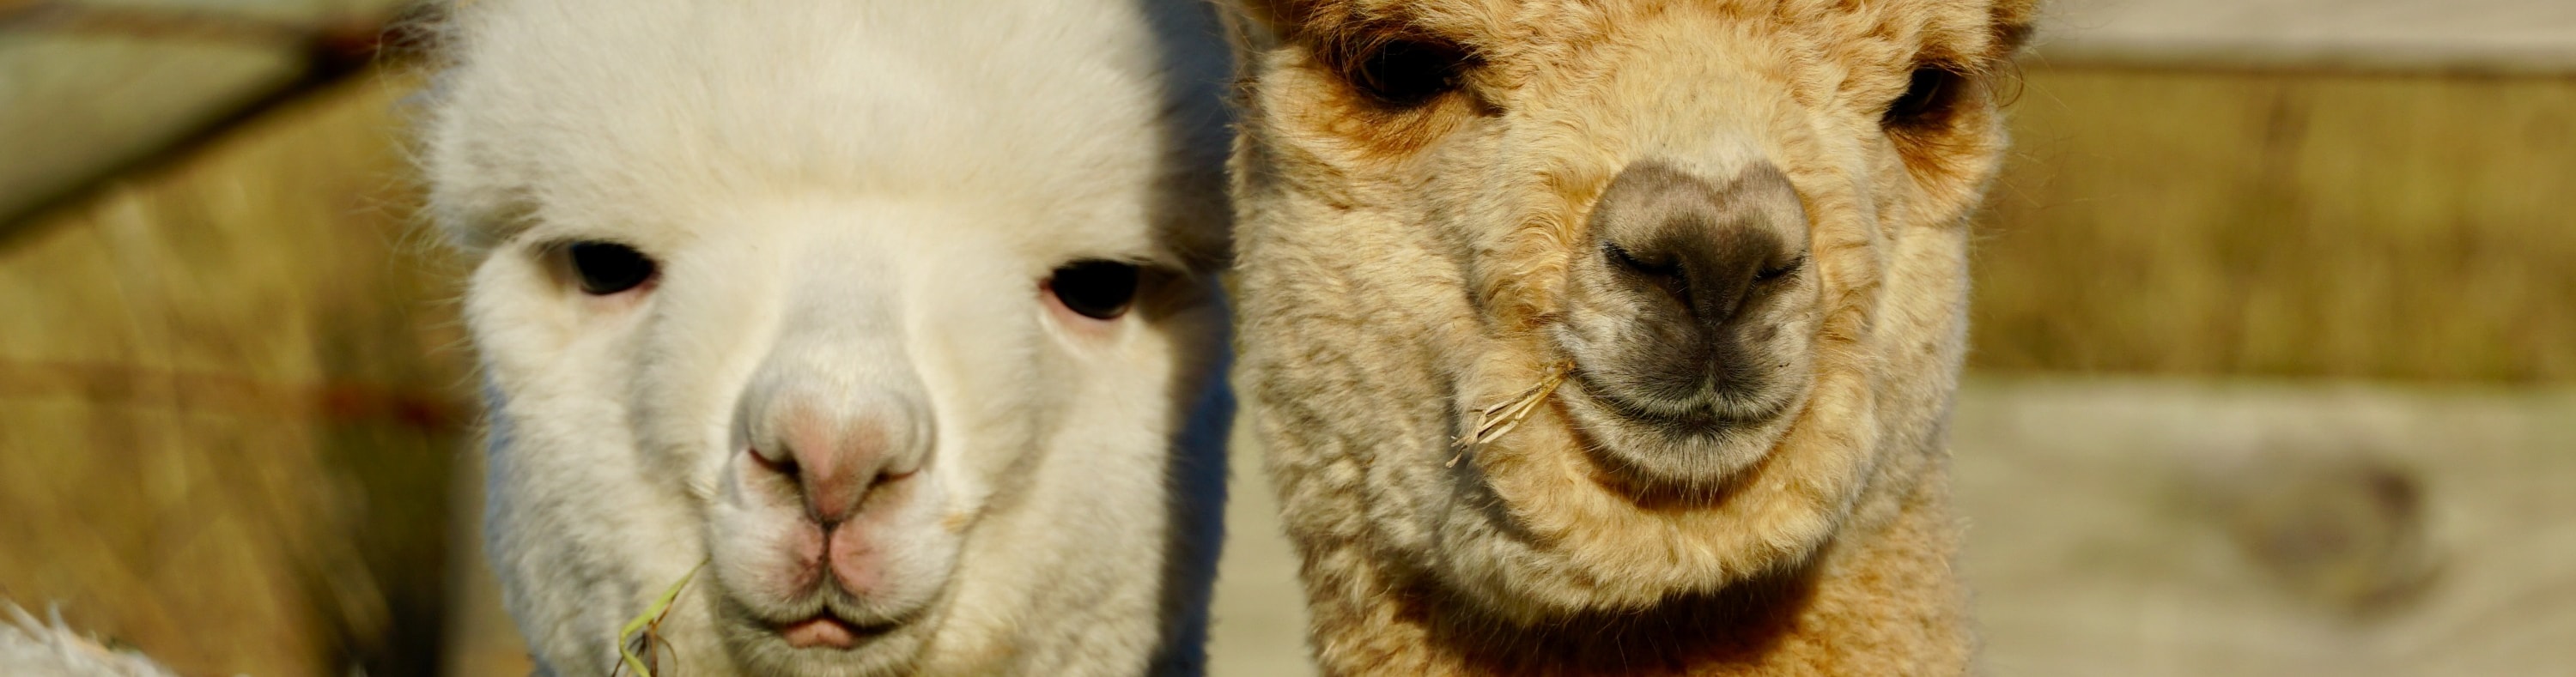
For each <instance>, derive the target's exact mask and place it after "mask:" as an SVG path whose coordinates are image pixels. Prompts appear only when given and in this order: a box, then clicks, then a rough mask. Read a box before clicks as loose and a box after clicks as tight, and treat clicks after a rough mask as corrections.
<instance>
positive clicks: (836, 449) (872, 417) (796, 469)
mask: <svg viewBox="0 0 2576 677" xmlns="http://www.w3.org/2000/svg"><path fill="white" fill-rule="evenodd" d="M912 409H913V407H912V406H911V405H910V404H909V403H908V402H906V401H904V400H902V399H900V398H894V397H886V396H881V395H880V396H865V395H862V396H843V397H832V398H802V399H795V400H790V401H787V402H780V403H778V406H776V407H775V408H774V409H773V410H772V411H771V412H769V420H767V421H765V422H763V423H764V424H765V425H762V426H761V427H762V428H764V429H765V430H766V434H762V433H761V432H755V433H754V434H753V435H752V441H751V445H750V446H751V449H750V453H751V454H752V456H753V458H754V460H755V461H756V463H757V465H758V466H760V467H761V468H762V469H764V470H766V471H768V472H771V473H775V474H777V475H780V476H782V477H785V478H787V479H789V480H793V481H794V482H795V486H796V488H797V491H798V492H799V493H800V494H801V496H802V497H803V499H804V503H805V511H806V513H807V515H808V516H810V517H812V518H813V519H814V521H815V522H817V523H820V524H823V525H827V526H828V525H833V524H839V523H840V522H842V521H844V520H847V519H849V518H850V516H851V515H853V514H855V513H857V512H859V510H860V509H861V506H863V505H864V504H865V503H866V499H867V496H868V493H869V492H870V490H873V489H876V488H877V487H879V486H881V485H884V484H886V483H889V482H895V481H900V480H902V479H904V478H907V477H910V476H912V474H913V473H916V472H919V471H920V470H921V466H922V462H923V460H924V459H925V458H926V457H927V456H928V454H927V453H926V452H927V450H928V447H929V440H928V439H927V437H928V436H927V435H926V434H925V433H926V432H927V431H928V427H927V426H924V425H921V424H920V423H919V421H918V419H919V418H920V417H919V416H918V415H917V414H916V413H915V412H914V411H912Z"/></svg>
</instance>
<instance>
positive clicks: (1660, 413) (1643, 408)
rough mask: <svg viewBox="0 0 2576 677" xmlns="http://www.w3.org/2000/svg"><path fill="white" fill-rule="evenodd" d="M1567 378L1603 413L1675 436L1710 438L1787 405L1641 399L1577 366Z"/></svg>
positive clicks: (1757, 420)
mask: <svg viewBox="0 0 2576 677" xmlns="http://www.w3.org/2000/svg"><path fill="white" fill-rule="evenodd" d="M1573 372H1574V373H1573V375H1572V378H1571V380H1573V381H1574V382H1575V384H1576V385H1577V386H1578V387H1577V389H1576V390H1577V392H1579V393H1581V394H1582V396H1583V397H1582V399H1585V400H1589V401H1590V402H1591V403H1593V404H1594V405H1596V406H1598V407H1599V408H1600V409H1601V410H1602V411H1603V413H1607V414H1609V415H1610V418H1612V419H1615V420H1616V421H1618V422H1620V423H1624V424H1627V425H1630V426H1633V427H1637V428H1643V429H1647V430H1652V431H1655V432H1657V433H1660V434H1662V435H1664V436H1666V437H1670V438H1676V439H1693V438H1710V437H1717V436H1722V435H1726V434H1728V433H1730V432H1733V431H1735V430H1738V429H1742V428H1747V427H1752V426H1757V425H1760V424H1762V423H1764V422H1768V421H1770V420H1771V419H1773V418H1777V417H1778V416H1779V415H1780V413H1781V412H1782V411H1783V410H1785V409H1786V408H1787V407H1786V406H1784V405H1783V404H1782V403H1778V402H1758V401H1757V402H1745V401H1738V400H1737V398H1732V397H1724V396H1719V397H1716V398H1698V399H1700V400H1701V401H1695V402H1687V403H1678V404H1676V403H1668V402H1660V401H1658V402H1643V401H1639V400H1637V399H1634V398H1631V397H1629V396H1626V395H1623V394H1620V393H1619V392H1618V391H1616V390H1612V389H1609V388H1605V387H1602V385H1601V383H1600V382H1599V381H1597V380H1595V379H1594V378H1593V376H1592V374H1591V373H1590V372H1589V371H1587V370H1585V369H1583V368H1582V367H1580V366H1577V367H1576V368H1575V369H1574V370H1573Z"/></svg>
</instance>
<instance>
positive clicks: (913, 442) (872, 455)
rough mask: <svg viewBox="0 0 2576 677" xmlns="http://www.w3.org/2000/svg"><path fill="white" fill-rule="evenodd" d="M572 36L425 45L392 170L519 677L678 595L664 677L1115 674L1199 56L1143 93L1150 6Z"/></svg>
mask: <svg viewBox="0 0 2576 677" xmlns="http://www.w3.org/2000/svg"><path fill="white" fill-rule="evenodd" d="M582 4H583V3H579V2H574V3H483V4H480V5H477V6H476V7H474V8H472V9H468V10H463V11H464V12H466V13H465V15H464V16H463V17H461V19H460V21H461V30H460V33H461V34H462V35H464V36H465V42H464V44H463V45H462V54H461V56H460V64H459V65H458V66H457V67H456V68H455V69H454V70H453V71H451V73H450V74H449V76H448V77H449V81H448V82H446V83H445V88H444V89H443V90H442V91H440V92H438V93H437V96H438V97H439V101H438V102H437V103H438V105H439V107H440V110H439V117H438V118H437V119H436V120H435V126H434V128H433V130H432V135H431V150H432V151H433V152H432V158H431V160H432V162H431V167H430V169H431V170H432V173H433V176H434V179H435V181H436V183H435V187H436V194H434V195H433V207H434V208H436V209H439V210H441V212H442V213H441V218H442V220H443V221H445V222H446V223H447V225H449V226H450V227H451V229H452V230H454V231H455V232H456V234H457V235H458V236H459V238H460V239H461V240H462V241H464V242H465V243H466V244H467V245H468V247H469V248H470V249H471V250H472V251H474V253H475V254H476V255H477V256H478V257H479V261H478V263H477V268H476V270H475V273H474V278H473V281H472V288H471V290H470V292H469V293H468V296H467V310H468V320H469V323H470V324H471V325H472V329H473V333H474V337H475V343H476V345H477V347H478V348H479V350H480V352H481V354H482V356H483V358H484V364H485V366H486V370H485V371H486V374H487V378H488V381H489V384H490V388H489V391H490V392H491V394H492V399H493V404H494V407H493V422H494V426H495V430H494V434H493V448H492V450H491V459H492V463H493V465H494V467H493V469H492V477H491V484H490V488H491V494H492V495H491V499H490V506H491V508H490V519H489V525H488V526H489V528H490V530H491V531H492V534H491V543H490V549H491V550H492V555H493V558H494V561H495V565H496V569H498V571H499V573H500V575H501V578H502V580H503V582H504V587H505V588H506V589H507V592H508V594H509V598H510V599H509V601H510V606H511V609H512V611H513V613H514V615H516V616H517V617H518V619H519V621H520V624H521V627H522V628H523V629H524V630H526V631H527V632H528V634H529V635H530V639H531V644H532V645H533V647H534V648H535V649H536V651H537V653H538V655H539V657H540V658H541V660H543V661H544V662H545V663H546V664H548V665H549V667H551V668H552V669H553V671H554V672H555V673H556V674H599V673H605V672H607V671H608V662H609V661H610V660H611V659H612V658H613V657H614V656H615V653H614V651H615V649H616V641H615V639H614V638H615V637H616V634H617V630H618V627H619V626H620V625H622V624H623V623H624V622H625V619H626V618H628V617H631V616H633V615H634V614H635V613H636V612H637V611H638V610H640V609H641V608H642V604H643V602H644V601H646V600H650V599H652V598H653V597H655V596H657V595H659V594H660V593H661V592H662V591H663V590H664V589H666V588H667V587H668V586H669V585H671V584H672V583H673V582H674V581H677V580H679V579H680V578H681V577H682V576H683V575H684V574H686V573H687V572H689V571H691V570H692V567H694V566H696V565H697V563H699V562H704V568H703V569H702V570H699V573H698V574H697V575H696V577H695V579H694V581H693V582H692V583H691V587H690V588H689V589H688V594H687V595H685V596H683V597H682V598H681V603H680V604H679V605H678V606H677V607H675V609H676V610H675V611H674V612H673V615H672V618H671V620H670V621H668V622H666V623H665V624H664V626H663V627H662V629H661V630H660V631H659V635H660V636H661V637H662V638H663V641H664V642H666V643H667V644H666V646H668V647H670V648H672V649H675V650H676V654H677V655H678V657H679V660H680V662H681V667H680V668H679V669H677V670H675V671H676V672H679V673H682V674H727V673H728V672H731V673H739V674H763V675H869V674H889V673H900V672H906V671H913V670H922V671H947V672H966V673H978V672H990V671H1006V670H1011V669H1014V666H1015V665H1016V664H1015V663H1014V661H1030V662H1034V663H1037V664H1052V665H1063V666H1073V667H1081V666H1083V665H1086V664H1087V663H1086V661H1087V662H1090V663H1101V665H1092V666H1090V667H1089V668H1085V669H1096V670H1107V671H1110V672H1119V671H1131V672H1132V671H1133V670H1134V669H1135V666H1137V665H1141V664H1142V663H1143V662H1144V661H1145V660H1146V659H1147V657H1148V656H1149V654H1150V652H1152V651H1154V650H1156V649H1157V648H1158V647H1160V646H1161V644H1160V642H1161V641H1162V640H1161V639H1160V638H1162V637H1164V636H1165V633H1166V632H1167V631H1168V625H1167V624H1169V623H1176V622H1178V621H1175V620H1173V619H1172V617H1171V615H1172V614H1175V613H1180V611H1178V610H1176V607H1172V606H1171V605H1173V604H1175V602H1173V601H1172V600H1186V599H1188V597H1187V596H1186V595H1183V596H1177V597H1176V596H1173V595H1174V594H1175V593H1173V592H1171V591H1169V590H1168V589H1167V588H1166V586H1167V585H1172V586H1187V585H1189V583H1187V582H1185V581H1166V579H1167V578H1169V577H1170V572H1173V571H1187V570H1188V568H1189V567H1190V566H1193V565H1191V564H1189V563H1188V560H1186V559H1168V560H1167V558H1180V557H1183V555H1177V554H1173V553H1170V552H1168V551H1169V550H1170V549H1171V548H1173V547H1174V546H1173V545H1172V544H1173V543H1175V542H1182V541H1185V539H1186V538H1187V536H1186V535H1182V534H1175V533H1173V530H1174V529H1179V528H1183V527H1180V526H1176V525H1175V524H1174V523H1173V519H1174V517H1173V515H1172V512H1171V511H1172V510H1173V509H1174V508H1173V507H1172V506H1175V505H1183V504H1184V503H1183V499H1179V498H1175V497H1173V496H1172V490H1171V489H1170V488H1169V487H1168V486H1167V483H1168V482H1169V481H1170V474H1171V473H1172V472H1173V470H1172V468H1173V467H1174V466H1175V464H1179V463H1205V462H1209V461H1208V460H1207V459H1204V458H1201V459H1194V460H1186V461H1175V460H1174V455H1175V453H1176V452H1175V446H1176V441H1175V438H1176V437H1177V436H1178V435H1179V433H1180V432H1181V425H1182V421H1183V419H1184V417H1185V415H1186V414H1187V413H1188V412H1189V411H1190V410H1191V408H1192V407H1193V406H1195V405H1197V404H1199V398H1198V397H1197V393H1199V392H1201V391H1202V389H1203V388H1205V387H1206V386H1207V385H1208V384H1209V379H1207V378H1205V375H1206V373H1207V370H1208V369H1207V367H1208V362H1209V361H1210V356H1211V355H1213V354H1214V353H1215V352H1216V350H1217V349H1218V345H1217V342H1218V341H1219V340H1220V339H1219V337H1220V336H1221V333H1222V327H1221V322H1222V318H1221V317H1220V315H1221V313H1220V312H1219V311H1218V306H1217V304H1216V302H1215V298H1214V294H1213V289H1212V285H1211V283H1210V280H1209V277H1208V273H1209V270H1208V268H1209V267H1210V265H1211V263H1212V262H1213V261H1215V260H1217V259H1219V258H1220V257H1221V256H1222V251H1223V248H1224V246H1225V243H1224V239H1223V238H1224V232H1223V228H1224V226H1225V219H1224V217H1223V212H1222V202H1221V200H1220V199H1219V196H1218V191H1217V190H1216V186H1215V185H1214V181H1215V178H1214V177H1215V176H1216V174H1217V171H1216V167H1215V159H1216V158H1215V157H1214V156H1215V153H1214V152H1212V151H1210V150H1209V149H1210V148H1221V147H1222V144H1221V143H1220V142H1217V141H1216V136H1215V135H1217V134H1220V133H1221V130H1222V124H1223V121H1222V117H1221V115H1220V114H1219V113H1218V112H1217V109H1216V106H1217V101H1216V98H1215V96H1214V93H1213V91H1212V89H1211V86H1212V83H1213V82H1214V81H1215V79H1216V75H1217V74H1218V73H1220V72H1221V71H1222V69H1223V68H1224V61H1223V60H1222V58H1221V56H1220V55H1212V54H1207V53H1206V52H1205V51H1204V50H1202V51H1200V52H1199V53H1198V55H1199V57H1200V58H1203V59H1209V58H1210V57H1214V58H1212V59H1210V60H1209V61H1207V62H1204V63H1201V64H1198V66H1197V67H1199V68H1201V69H1202V71H1203V72H1198V73H1192V72H1188V71H1186V70H1183V71H1177V72H1176V71H1172V70H1169V69H1170V67H1171V66H1170V63H1169V62H1167V61H1166V59H1167V58H1168V55H1165V54H1161V53H1158V51H1157V50H1158V49H1184V48H1187V47H1189V46H1188V45H1182V46H1179V47H1170V46H1158V45H1157V42H1156V40H1157V39H1156V38H1155V37H1154V36H1153V35H1151V34H1149V33H1148V32H1147V31H1148V29H1149V28H1151V27H1152V25H1151V23H1150V22H1149V21H1148V20H1147V19H1146V18H1145V17H1143V16H1138V15H1137V13H1139V12H1169V11H1174V10H1172V9H1170V8H1161V9H1154V8H1147V9H1142V10H1140V9H1139V8H1138V7H1137V6H1132V5H1111V6H1108V7H1106V8H1104V7H1098V6H1088V7H1086V6H1074V5H1069V4H1067V3H1052V2H1041V3H1029V5H1030V6H1028V7H1024V8H1016V9H1012V10H1007V11H1005V10H990V11H997V12H1000V14H999V15H1006V16H1009V17H1011V20H1010V21H994V20H993V19H992V18H991V16H994V15H987V14H986V12H987V11H988V10H986V9H978V10H976V11H974V12H958V11H954V10H953V9H943V8H942V7H938V6H931V5H930V4H924V5H915V4H912V3H875V4H869V3H814V4H813V6H797V7H789V6H786V5H780V6H774V7H764V8H762V9H760V10H758V11H745V8H739V7H734V6H732V5H730V4H729V3H703V4H692V3H685V2H655V3H647V4H646V5H642V6H637V5H630V4H627V3H622V2H620V3H608V2H602V3H598V4H597V5H596V6H589V7H580V6H578V5H582ZM1180 17H1181V19H1182V20H1186V19H1188V18H1189V15H1187V14H1181V15H1180ZM1163 19H1169V17H1164V18H1163ZM1023 22H1025V24H1026V25H1022V24H1023ZM1191 25H1193V26H1194V27H1195V30H1196V31H1198V32H1199V33H1200V34H1206V33H1208V32H1212V31H1213V26H1210V25H1207V23H1206V22H1205V19H1204V18H1201V19H1199V23H1197V24H1191ZM1104 45H1106V46H1104ZM1076 47H1078V48H1079V49H1080V50H1081V51H1079V52H1069V51H1068V50H1072V49H1074V48H1076ZM1194 509H1201V510H1212V508H1205V507H1200V508H1194ZM1063 637H1081V638H1083V640H1084V641H1082V642H1079V643H1067V642H1065V641H1064V640H1063V639H1062V638H1063Z"/></svg>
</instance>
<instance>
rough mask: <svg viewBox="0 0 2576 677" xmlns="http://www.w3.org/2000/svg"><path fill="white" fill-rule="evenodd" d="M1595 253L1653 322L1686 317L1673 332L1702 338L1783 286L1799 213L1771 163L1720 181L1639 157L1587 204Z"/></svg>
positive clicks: (1801, 220) (1798, 254) (1800, 225)
mask: <svg viewBox="0 0 2576 677" xmlns="http://www.w3.org/2000/svg"><path fill="white" fill-rule="evenodd" d="M1591 218H1592V222H1591V231H1592V234H1593V237H1594V239H1595V240H1596V241H1597V244H1598V247H1599V252H1598V255H1599V256H1601V257H1603V258H1604V259H1605V260H1606V262H1607V263H1608V265H1607V266H1606V268H1607V269H1608V270H1609V271H1610V273H1611V275H1610V277H1611V278H1612V280H1613V281H1614V284H1613V286H1614V287H1615V288H1618V289H1620V290H1621V291H1624V292H1625V293H1626V294H1628V295H1630V296H1631V297H1632V298H1633V299H1635V300H1636V301H1637V302H1638V303H1639V304H1640V305H1642V306H1644V307H1645V308H1647V309H1648V310H1647V312H1645V313H1644V315H1645V316H1646V317H1645V319H1647V320H1648V321H1650V322H1665V323H1686V324H1687V325H1688V326H1675V327H1669V329H1670V330H1672V331H1669V332H1666V333H1668V334H1670V335H1679V336H1701V337H1708V336H1709V335H1710V334H1713V333H1723V331H1724V330H1726V329H1728V328H1729V327H1731V326H1733V325H1737V324H1740V323H1742V322H1743V321H1744V319H1745V318H1744V315H1745V308H1746V307H1748V306H1750V305H1753V302H1754V301H1756V300H1758V299H1759V298H1760V297H1762V296H1763V295H1764V294H1765V293H1766V292H1768V291H1771V290H1772V289H1774V288H1777V287H1779V286H1781V285H1780V284H1778V283H1779V282H1780V281H1781V280H1782V279H1784V278H1787V277H1789V276H1790V275H1791V274H1792V273H1795V272H1797V268H1798V267H1799V266H1800V265H1802V264H1803V261H1804V256H1803V252H1804V247H1803V246H1800V245H1803V244H1804V243H1803V242H1796V241H1793V240H1792V239H1791V238H1790V237H1785V236H1784V233H1802V232H1804V231H1805V220H1806V219H1805V215H1804V212H1803V209H1802V208H1801V207H1800V205H1799V203H1798V194H1797V191H1796V190H1795V189H1793V188H1791V187H1790V184H1789V180H1788V177H1787V176H1785V175H1782V174H1781V173H1780V170H1779V169H1778V168H1776V167H1773V166H1772V165H1770V164H1769V163H1759V164H1755V165H1753V166H1751V167H1748V168H1746V169H1745V170H1744V171H1742V172H1740V173H1738V174H1737V175H1736V176H1735V177H1734V178H1733V179H1730V180H1727V181H1726V182H1724V183H1719V182H1716V181H1711V180H1709V179H1708V178H1705V177H1701V176H1697V175H1694V174H1691V173H1689V172H1686V171H1683V170H1681V169H1678V168H1675V167H1673V166H1671V165H1668V164H1664V163H1661V162H1654V161H1643V162H1637V163H1634V164H1631V165H1629V166H1628V167H1627V168H1626V169H1624V170H1622V171H1620V172H1619V175H1618V176H1617V177H1615V178H1613V179H1612V180H1611V182H1610V187H1609V189H1608V190H1606V191H1604V192H1603V193H1602V194H1601V198H1600V200H1599V202H1597V203H1595V205H1594V207H1593V212H1592V217H1591Z"/></svg>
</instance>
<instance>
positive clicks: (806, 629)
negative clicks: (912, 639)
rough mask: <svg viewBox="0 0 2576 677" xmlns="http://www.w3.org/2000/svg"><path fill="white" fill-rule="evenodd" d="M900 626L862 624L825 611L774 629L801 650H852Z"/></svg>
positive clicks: (893, 624)
mask: <svg viewBox="0 0 2576 677" xmlns="http://www.w3.org/2000/svg"><path fill="white" fill-rule="evenodd" d="M897 625H898V624H896V623H882V624H874V625H871V624H864V623H858V622H854V621H850V620H848V619H844V618H841V617H839V616H835V615H832V614H831V613H830V612H824V613H820V614H815V615H814V616H813V617H812V618H807V619H804V620H801V621H794V622H790V623H782V624H779V625H777V626H776V627H774V628H772V630H774V631H776V632H777V633H778V637H779V639H784V640H787V645H788V646H792V647H796V648H799V649H848V648H851V647H856V646H858V645H859V643H860V642H863V641H866V640H868V639H869V638H873V637H876V636H879V635H883V634H885V633H887V632H889V631H892V630H893V629H894V628H895V627H896V626H897Z"/></svg>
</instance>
